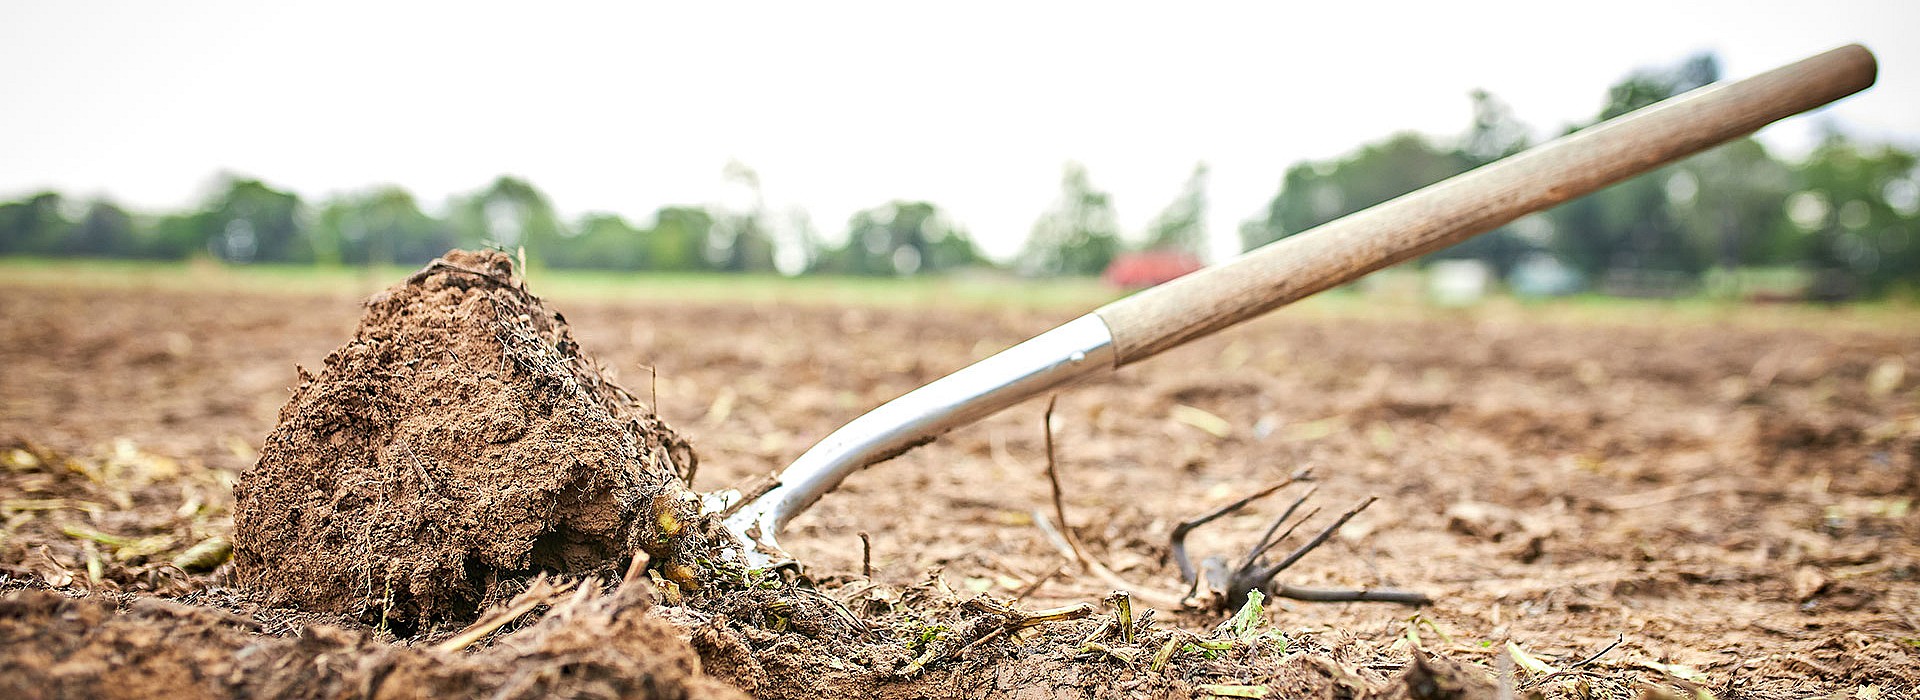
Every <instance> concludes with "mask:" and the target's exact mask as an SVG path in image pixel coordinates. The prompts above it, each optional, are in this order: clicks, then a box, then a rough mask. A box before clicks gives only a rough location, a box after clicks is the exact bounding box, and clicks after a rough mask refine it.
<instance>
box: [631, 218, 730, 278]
mask: <svg viewBox="0 0 1920 700" xmlns="http://www.w3.org/2000/svg"><path fill="white" fill-rule="evenodd" d="M653 221H654V223H653V228H651V229H648V230H647V231H646V234H645V237H644V238H645V241H646V250H647V252H646V255H645V256H644V259H645V260H646V261H647V269H650V270H674V271H690V270H705V269H710V268H709V266H708V265H707V262H706V257H705V255H704V254H703V252H702V251H703V250H704V249H705V248H706V245H707V237H708V235H709V232H710V231H711V230H712V229H713V215H712V214H709V213H707V210H705V209H702V208H699V207H663V208H661V209H660V210H659V211H657V212H655V213H654V215H653Z"/></svg>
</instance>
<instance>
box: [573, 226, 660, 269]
mask: <svg viewBox="0 0 1920 700" xmlns="http://www.w3.org/2000/svg"><path fill="white" fill-rule="evenodd" d="M574 231H575V233H574V235H573V236H572V237H571V238H568V239H566V240H565V241H563V245H560V246H558V247H556V248H555V249H554V252H553V254H552V256H551V258H550V259H549V262H550V263H551V264H552V265H553V266H554V267H569V268H583V269H595V270H640V269H644V268H645V267H646V266H647V262H648V261H647V245H646V243H647V241H646V232H644V231H641V230H640V229H637V228H634V227H633V225H632V224H629V223H627V220H626V219H623V218H621V217H619V216H618V215H615V214H588V215H586V216H584V217H581V219H580V223H579V225H577V226H575V227H574Z"/></svg>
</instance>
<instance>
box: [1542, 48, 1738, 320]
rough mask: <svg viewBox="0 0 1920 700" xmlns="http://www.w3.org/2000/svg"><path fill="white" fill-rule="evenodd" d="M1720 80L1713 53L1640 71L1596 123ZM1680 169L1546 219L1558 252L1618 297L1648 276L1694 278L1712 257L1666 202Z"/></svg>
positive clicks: (1617, 88) (1618, 88)
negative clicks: (1608, 282) (1609, 281)
mask: <svg viewBox="0 0 1920 700" xmlns="http://www.w3.org/2000/svg"><path fill="white" fill-rule="evenodd" d="M1719 78H1720V67H1719V60H1718V59H1716V58H1715V57H1714V56H1713V54H1710V53H1707V54H1699V55H1696V56H1693V57H1690V58H1688V59H1686V60H1684V61H1682V62H1681V63H1679V64H1678V65H1675V66H1670V67H1665V68H1645V69H1640V70H1636V71H1634V72H1633V73H1632V74H1630V75H1628V76H1627V77H1626V79H1624V80H1622V81H1621V82H1619V83H1616V84H1614V85H1613V86H1612V87H1611V88H1608V90H1607V103H1606V105H1605V106H1604V107H1603V108H1602V109H1601V111H1600V115H1599V117H1598V118H1597V119H1595V120H1594V123H1599V122H1600V121H1604V120H1606V119H1611V118H1613V117H1617V116H1620V115H1622V114H1626V113H1627V112H1631V111H1633V110H1636V109H1640V108H1641V107H1645V106H1647V105H1650V104H1653V103H1655V102H1659V101H1661V100H1664V99H1667V98H1669V97H1672V96H1674V95H1678V94H1680V93H1683V92H1686V91H1688V90H1692V89H1694V88H1698V87H1701V86H1703V85H1706V84H1708V83H1711V82H1713V81H1715V80H1718V79H1719ZM1682 167H1683V166H1682V165H1671V166H1667V167H1664V168H1660V169H1658V170H1655V171H1653V172H1651V173H1648V174H1645V175H1641V176H1639V177H1636V178H1633V179H1631V180H1627V181H1626V182H1622V183H1620V184H1617V185H1614V186H1612V187H1608V188H1606V189H1604V190H1601V191H1599V192H1596V193H1593V194H1591V195H1587V196H1586V197H1582V198H1580V199H1576V200H1574V201H1572V202H1568V203H1566V204H1563V205H1561V206H1559V207H1556V208H1555V209H1554V210H1553V211H1552V212H1551V213H1550V215H1549V216H1550V218H1551V220H1552V224H1553V229H1552V230H1553V237H1552V245H1553V248H1554V251H1555V252H1556V253H1558V254H1559V256H1560V257H1561V259H1562V260H1564V261H1565V262H1567V263H1568V264H1569V265H1572V266H1573V267H1575V268H1576V269H1578V270H1580V271H1581V272H1584V273H1586V274H1588V275H1590V276H1594V277H1599V278H1608V277H1611V278H1613V279H1614V280H1615V282H1614V284H1615V286H1616V291H1625V292H1631V291H1633V289H1631V288H1632V287H1636V286H1640V285H1642V284H1643V282H1642V281H1640V280H1643V279H1645V278H1648V277H1649V276H1658V277H1660V278H1661V279H1666V278H1669V277H1671V276H1674V275H1678V276H1680V277H1682V278H1689V279H1690V278H1692V277H1693V276H1695V275H1697V274H1698V273H1699V272H1700V271H1701V270H1703V269H1705V267H1706V263H1707V261H1708V260H1709V259H1710V257H1709V255H1708V254H1707V252H1706V250H1707V248H1708V246H1706V245H1703V244H1702V243H1701V242H1700V240H1699V238H1700V237H1699V236H1698V235H1695V234H1696V233H1697V231H1694V230H1692V229H1690V228H1689V227H1688V226H1686V225H1685V224H1684V222H1683V221H1682V219H1681V217H1680V216H1679V215H1678V214H1677V213H1676V212H1675V211H1674V209H1673V207H1671V206H1669V202H1668V198H1667V185H1668V183H1670V182H1672V181H1673V178H1674V177H1675V176H1676V174H1678V173H1680V172H1682V171H1681V168H1682ZM1682 181H1683V182H1684V178H1683V180H1682ZM1715 237H1716V238H1717V237H1718V236H1717V235H1716V236H1715ZM1663 291H1665V290H1663Z"/></svg>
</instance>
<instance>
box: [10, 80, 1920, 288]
mask: <svg viewBox="0 0 1920 700" xmlns="http://www.w3.org/2000/svg"><path fill="white" fill-rule="evenodd" d="M1719 73H1720V71H1719V64H1718V61H1717V60H1716V59H1715V58H1714V56H1712V55H1711V54H1703V55H1700V56H1696V57H1693V58H1690V59H1688V60H1686V61H1684V62H1682V63H1680V64H1677V65H1673V66H1666V67H1657V68H1648V69H1642V70H1638V71H1635V72H1633V73H1632V74H1630V75H1628V76H1627V77H1626V78H1625V79H1623V80H1622V81H1620V82H1619V83H1617V84H1615V85H1613V86H1612V87H1610V88H1609V89H1608V92H1607V96H1606V100H1605V103H1604V104H1605V106H1604V108H1603V109H1602V110H1601V111H1600V112H1598V113H1596V114H1595V115H1594V117H1593V119H1592V120H1591V121H1590V122H1588V123H1586V124H1582V125H1576V126H1575V127H1572V128H1569V129H1568V131H1569V132H1571V131H1577V130H1578V129H1579V128H1584V127H1585V126H1590V125H1591V124H1593V123H1598V122H1599V121H1601V120H1604V119H1608V118H1611V117H1614V116H1618V115H1620V114H1624V113H1626V112H1628V111H1631V110H1633V109H1637V108H1639V107H1643V106H1645V105H1648V104H1651V103H1653V102H1657V101H1659V100H1662V99H1665V98H1667V97H1670V96H1673V95H1676V94H1679V93H1681V92H1684V91H1686V90H1690V89H1693V88H1695V87H1698V86H1701V85H1705V84H1707V83H1709V82H1713V81H1714V80H1717V79H1719V77H1720V75H1719ZM1531 133H1532V130H1531V129H1530V128H1528V127H1527V125H1525V124H1524V123H1522V122H1520V121H1519V120H1518V119H1517V118H1516V117H1515V116H1514V115H1513V114H1512V113H1511V110H1510V109H1509V108H1508V107H1507V106H1506V105H1505V104H1504V103H1502V102H1501V101H1500V100H1499V99H1498V98H1496V97H1494V96H1492V95H1490V94H1487V93H1484V92H1478V93H1475V94H1474V95H1473V114H1472V119H1471V121H1470V124H1469V125H1468V127H1467V128H1466V129H1465V130H1464V131H1463V132H1462V133H1461V134H1460V135H1458V136H1457V137H1454V138H1451V139H1434V138H1430V137H1427V136H1423V135H1419V134H1415V133H1401V134H1395V135H1391V136H1389V137H1387V138H1385V139H1382V140H1380V141H1377V142H1374V143H1369V144H1366V145H1363V146H1361V147H1359V148H1357V149H1355V150H1354V151H1352V152H1349V153H1347V154H1345V155H1342V156H1339V157H1336V158H1332V159H1329V160H1325V161H1312V162H1303V163H1299V164H1296V165H1294V166H1293V167H1291V168H1289V169H1288V170H1287V171H1286V174H1285V177H1284V178H1283V181H1282V182H1281V185H1280V187H1279V190H1278V192H1277V193H1276V194H1275V195H1274V197H1273V198H1272V200H1271V201H1270V202H1269V203H1268V205H1267V206H1266V207H1265V208H1264V210H1263V211H1261V212H1260V213H1259V214H1258V215H1257V216H1255V217H1254V218H1253V219H1251V220H1248V221H1246V222H1245V223H1244V224H1242V225H1241V226H1240V230H1239V231H1238V234H1239V238H1240V242H1241V244H1242V246H1243V248H1252V247H1255V246H1258V245H1262V244H1265V243H1268V242H1271V241H1274V240H1278V239H1280V238H1284V237H1286V236H1289V235H1293V234H1296V233H1299V232H1301V231H1305V230H1308V229H1310V228H1313V227H1314V226H1317V225H1319V224H1322V223H1325V222H1327V221H1331V220H1333V219H1335V218H1338V217H1341V216H1344V215H1346V214H1349V213H1352V212H1355V211H1358V210H1360V209H1364V208H1366V207H1369V206H1372V205H1374V204H1377V203H1380V202H1383V201H1386V200H1388V199H1391V198H1393V197H1397V196H1399V195H1401V194H1405V193H1407V192H1410V191H1412V190H1414V189H1418V188H1419V187H1422V186H1425V185H1427V184H1430V183H1432V182H1436V181H1438V180H1441V179H1445V178H1447V177H1450V176H1453V175H1456V174H1459V173H1462V172H1465V171H1467V170H1471V169H1473V168H1475V167H1479V166H1481V165H1484V164H1486V163H1490V162H1492V161H1494V160H1498V159H1499V158H1502V157H1505V156H1508V155H1511V154H1513V153H1516V152H1518V151H1520V150H1523V149H1525V148H1526V147H1528V146H1529V145H1531V140H1530V136H1529V135H1530V134H1531ZM1917 163H1920V155H1917V154H1916V152H1914V151H1912V150H1907V149H1903V148H1901V147H1899V146H1895V145H1891V144H1865V143H1860V142H1857V141H1855V140H1853V139H1850V138H1848V137H1846V136H1845V135H1843V134H1840V133H1838V132H1834V133H1829V134H1827V135H1826V136H1825V138H1824V140H1823V141H1822V142H1821V143H1820V144H1819V145H1818V146H1817V147H1816V148H1815V149H1814V150H1813V151H1812V153H1811V154H1810V155H1808V156H1807V157H1806V158H1804V159H1801V160H1799V161H1793V162H1790V161H1787V160H1784V159H1781V158H1778V157H1776V156H1774V155H1773V154H1771V153H1769V152H1768V151H1767V149H1766V148H1765V147H1763V146H1762V145H1761V144H1760V143H1759V142H1757V141H1754V140H1752V139H1742V140H1740V141H1737V142H1734V143H1732V144H1728V145H1726V146H1723V147H1720V148H1718V149H1715V150H1713V151H1710V152H1708V153H1705V154H1702V155H1699V156H1695V157H1694V158H1691V159H1688V160H1686V161H1684V162H1681V163H1678V164H1675V165H1671V166H1667V167H1665V168H1662V169H1660V170H1657V171H1655V172H1653V173H1650V174H1648V175H1644V176H1641V177H1639V178H1636V179H1633V180H1630V181H1627V182H1625V183H1621V184H1619V185H1616V186H1614V187H1611V188H1608V189H1605V190H1602V191H1600V192H1598V193H1595V194H1594V195H1591V196H1588V197H1585V198H1582V199H1579V200H1576V201H1573V202H1569V203H1567V204H1565V205H1562V206H1560V207H1558V208H1556V209H1554V210H1552V211H1549V212H1546V213H1545V214H1542V215H1537V216H1533V217H1528V218H1526V219H1522V220H1521V221H1519V222H1516V223H1515V224H1513V225H1510V226H1507V227H1505V228H1503V229H1501V230H1498V231H1495V232H1492V233H1489V234H1486V235H1484V236H1481V237H1479V238H1475V239H1472V240H1469V241H1467V242H1465V243H1462V244H1460V245H1458V246H1455V247H1453V248H1449V249H1447V250H1443V251H1440V252H1437V253H1434V254H1433V255H1432V256H1429V257H1431V258H1465V259H1475V260H1481V261H1484V262H1485V263H1486V264H1487V265H1489V266H1490V267H1491V268H1492V269H1493V270H1494V271H1495V273H1496V274H1497V275H1498V276H1500V277H1502V278H1506V277H1509V276H1510V275H1511V274H1512V273H1514V272H1515V271H1516V269H1518V268H1521V267H1524V266H1526V265H1527V264H1529V262H1530V261H1534V262H1537V261H1539V260H1542V259H1547V260H1552V261H1554V262H1555V264H1557V265H1560V266H1563V267H1564V268H1567V269H1569V270H1571V271H1574V272H1577V273H1578V274H1579V275H1580V276H1581V277H1583V278H1584V279H1586V280H1588V284H1589V285H1590V286H1592V287H1596V288H1601V289H1603V290H1616V289H1617V290H1623V291H1627V292H1629V293H1631V292H1632V291H1634V290H1645V289H1661V288H1669V287H1686V288H1697V287H1698V286H1700V285H1703V284H1710V283H1714V281H1715V280H1721V279H1724V277H1725V275H1726V274H1727V273H1728V271H1738V270H1751V269H1755V268H1776V269H1793V270H1799V271H1801V272H1803V273H1805V274H1806V275H1807V276H1809V277H1810V279H1812V280H1813V282H1812V286H1813V287H1814V289H1813V290H1812V292H1813V293H1815V294H1817V295H1834V296H1846V295H1852V294H1859V293H1873V294H1885V293H1889V292H1894V291H1899V290H1905V291H1907V292H1909V293H1911V292H1912V291H1914V287H1915V286H1916V285H1920V171H1917V170H1916V164H1917ZM726 176H727V179H728V181H729V182H730V184H731V185H732V186H733V187H734V188H735V189H737V190H738V191H740V192H742V193H744V194H745V196H744V197H741V198H739V199H741V200H742V202H741V203H738V204H730V205H711V206H668V207H663V208H661V209H659V210H658V211H656V212H655V213H654V214H653V216H652V217H651V220H650V221H645V222H640V223H636V222H632V221H629V220H627V219H625V218H623V217H621V216H618V215H614V214H607V213H592V214H587V215H585V216H582V217H578V218H575V219H571V220H568V219H566V218H564V217H562V216H561V215H560V214H559V213H558V212H557V211H556V210H555V208H554V206H553V204H552V202H551V201H550V200H549V199H548V197H547V196H546V195H545V194H543V193H542V192H540V191H539V190H538V189H537V188H535V187H534V186H533V185H532V184H531V183H529V182H527V181H525V180H522V179H519V178H513V177H501V178H499V179H497V180H495V181H493V182H492V183H490V184H488V185H487V186H485V187H483V188H481V189H479V190H477V191H474V192H471V193H468V194H466V195H463V196H459V197H455V198H454V199H453V200H452V201H451V202H450V203H449V204H448V206H446V207H445V208H444V209H443V210H442V211H438V212H431V213H430V212H428V211H426V210H425V209H423V208H422V207H421V205H420V203H419V202H418V201H417V200H416V199H415V198H414V197H413V196H412V195H411V194H409V193H408V192H407V191H406V190H404V189H401V188H399V187H392V186H388V187H379V188H374V189H370V190H366V191H362V192H358V193H353V194H347V195H342V196H337V197H332V198H329V199H326V200H324V201H320V202H316V203H309V202H306V201H304V200H302V199H301V198H300V197H299V196H297V195H295V194H294V193H291V192H287V191H283V190H279V189H276V188H274V187H272V186H270V185H268V184H266V183H264V182H262V181H260V180H258V179H253V178H248V177H240V176H232V175H229V176H223V177H222V178H221V180H220V181H219V182H218V183H217V185H216V187H214V188H213V190H212V194H211V195H210V196H209V197H208V198H207V199H206V200H205V201H203V202H201V203H200V204H199V205H198V206H195V207H192V208H189V209H187V210H185V211H176V212H167V213H161V214H158V215H144V214H136V213H134V212H130V211H127V210H126V209H124V208H122V207H120V206H119V205H117V204H115V203H113V202H111V201H109V200H105V199H95V200H91V201H74V200H72V199H69V198H67V197H64V196H62V195H61V194H59V193H56V192H42V193H37V194H32V195H28V196H25V197H22V198H20V199H18V200H16V201H11V202H6V203H0V255H32V256H45V257H108V258H144V259H160V260H180V259H186V258H193V257H213V258H217V259H220V260H223V261H229V262H235V263H248V262H275V263H311V264H323V265H348V264H352V265H360V264H381V263H392V264H418V263H421V262H424V261H426V260H429V259H431V258H432V257H433V256H435V255H438V254H439V253H441V252H443V251H445V250H447V249H448V248H453V247H478V246H488V245H492V246H503V247H508V248H524V249H525V250H526V252H527V255H528V256H529V258H531V259H532V260H534V261H535V262H537V263H538V264H542V265H546V266H551V267H555V268H581V269H604V270H634V271H638V270H658V271H711V272H768V273H770V272H776V271H777V272H782V273H787V274H801V273H824V274H850V275H903V274H928V273H940V272H945V271H951V270H956V269H961V268H967V267H977V266H995V265H996V263H995V262H994V261H991V260H988V259H987V258H986V257H985V256H983V255H982V254H981V252H980V249H979V247H978V246H977V245H976V244H975V242H974V240H973V238H972V237H971V235H969V233H968V232H967V231H966V230H965V228H963V227H962V226H960V225H959V224H958V223H957V222H956V221H955V220H954V219H953V218H952V217H951V216H949V215H948V214H947V213H946V212H945V211H943V210H941V209H940V208H939V207H938V206H937V205H935V204H933V203H930V202H923V201H893V202H888V203H885V204H882V205H879V206H876V207H873V208H870V209H866V210H863V211H860V212H857V213H855V214H854V215H853V216H852V217H851V218H850V219H849V220H848V221H847V223H846V227H845V229H844V233H843V235H841V236H840V237H839V238H838V239H837V240H838V242H829V241H827V240H825V239H824V238H823V237H821V236H820V235H819V232H818V231H817V230H816V229H815V228H814V227H813V225H812V222H811V221H810V220H809V218H808V217H807V215H806V213H805V212H804V211H801V210H797V209H794V210H786V211H771V210H769V208H768V207H767V206H766V205H765V203H764V202H763V200H762V199H761V197H760V186H759V179H758V177H757V175H755V173H754V172H753V171H752V170H751V169H749V168H747V167H745V166H743V165H740V164H738V163H735V164H730V165H729V166H728V168H727V170H726ZM1207 177H1208V171H1207V167H1206V165H1205V164H1204V163H1203V164H1198V165H1196V166H1195V167H1194V170H1193V171H1192V174H1191V176H1190V177H1189V178H1188V180H1187V183H1186V185H1185V186H1184V187H1183V188H1182V190H1181V192H1180V193H1179V194H1178V195H1177V196H1176V197H1175V198H1174V200H1173V201H1172V202H1170V203H1168V204H1167V205H1166V206H1165V207H1164V209H1162V210H1161V212H1160V213H1159V215H1157V216H1156V217H1154V218H1153V219H1152V221H1151V223H1150V224H1149V225H1148V226H1147V229H1146V230H1145V231H1142V232H1139V234H1138V235H1136V236H1124V235H1122V232H1121V230H1120V226H1119V224H1118V222H1117V219H1116V217H1115V214H1114V206H1113V201H1112V197H1111V196H1110V195H1108V194H1107V193H1106V192H1103V191H1101V190H1100V189H1098V188H1097V187H1095V186H1094V184H1093V183H1092V179H1091V176H1090V175H1089V173H1088V172H1087V171H1086V169H1085V168H1083V167H1081V166H1079V165H1078V164H1073V163H1069V164H1067V166H1066V167H1065V169H1064V172H1063V175H1062V178H1061V186H1060V194H1059V196H1058V198H1057V199H1056V200H1055V202H1054V203H1053V204H1052V205H1051V206H1050V207H1049V208H1048V209H1047V210H1046V211H1044V212H1042V213H1041V214H1040V215H1039V216H1038V217H1037V219H1036V221H1035V223H1034V225H1033V227H1032V229H1031V231H1030V232H1029V236H1028V239H1027V241H1026V243H1025V245H1024V246H1023V248H1022V250H1021V253H1020V254H1019V256H1018V257H1017V258H1016V259H1015V261H1014V262H1012V263H1010V265H1009V266H1010V267H1011V268H1013V269H1014V270H1015V271H1017V272H1020V273H1022V274H1030V275H1091V274H1099V273H1100V272H1101V271H1102V270H1104V269H1106V267H1107V266H1108V265H1109V264H1110V263H1111V262H1112V261H1113V260H1114V259H1115V258H1116V256H1118V255H1120V254H1122V253H1124V252H1126V251H1128V250H1171V251H1179V252H1184V253H1187V254H1192V255H1196V256H1199V255H1201V254H1203V252H1204V250H1205V247H1206V245H1205V244H1206V240H1207V236H1208V232H1207V230H1206V224H1205V221H1206V218H1207V208H1208V202H1207V197H1206V192H1207Z"/></svg>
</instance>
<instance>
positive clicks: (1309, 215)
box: [1240, 133, 1466, 249]
mask: <svg viewBox="0 0 1920 700" xmlns="http://www.w3.org/2000/svg"><path fill="white" fill-rule="evenodd" d="M1465 169H1466V163H1465V162H1464V161H1463V160H1462V159H1461V157H1460V156H1459V155H1458V154H1456V153H1453V152H1449V151H1447V150H1445V149H1442V148H1439V147H1436V146H1435V145H1433V144H1432V143H1431V142H1429V141H1428V140H1427V139H1426V138H1425V137H1422V136H1420V135H1419V134H1414V133H1400V134H1395V135H1393V136H1391V137H1389V138H1388V139H1387V140H1385V141H1383V142H1380V143H1373V144H1367V145H1365V146H1361V147H1360V150H1358V151H1356V152H1354V153H1352V154H1350V155H1347V156H1345V157H1343V158H1340V159H1336V160H1332V161H1323V162H1317V163H1316V162H1308V163H1300V164H1297V165H1295V166H1293V167H1291V168H1288V169H1287V174H1286V177H1285V179H1284V181H1283V182H1282V184H1281V186H1280V192H1279V194H1276V195H1274V198H1273V200H1272V201H1271V202H1270V203H1268V205H1267V215H1266V218H1265V220H1264V221H1262V220H1255V221H1253V222H1249V223H1248V225H1246V226H1243V227H1241V230H1240V235H1241V244H1242V245H1243V246H1244V247H1245V248H1246V249H1252V248H1256V247H1259V246H1262V245H1265V244H1267V243H1271V242H1273V241H1276V240H1279V239H1281V238H1285V237H1287V236H1291V235H1293V234H1296V233H1300V232H1302V231H1305V230H1307V229H1311V228H1313V227H1315V226H1319V225H1321V224H1324V223H1326V222H1329V221H1332V220H1334V219H1338V218H1340V217H1342V216H1346V215H1348V214H1351V213H1353V212H1356V211H1360V210H1362V209H1365V208H1367V207H1371V206H1373V205H1375V204H1379V203H1381V202H1384V201H1387V200H1389V199H1393V198H1394V197H1398V196H1400V195H1403V194H1406V193H1408V192H1412V191H1414V190H1416V189H1419V188H1421V187H1425V186H1427V185H1429V184H1432V183H1435V182H1439V181H1440V180H1444V179H1446V178H1448V177H1452V176H1454V175H1457V174H1459V173H1460V172H1461V171H1463V170H1465Z"/></svg>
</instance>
